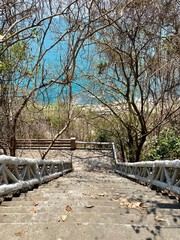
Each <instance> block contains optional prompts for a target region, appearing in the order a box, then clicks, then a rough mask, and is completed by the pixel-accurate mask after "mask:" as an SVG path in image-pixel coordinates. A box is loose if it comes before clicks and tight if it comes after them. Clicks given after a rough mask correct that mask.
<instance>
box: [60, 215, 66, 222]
mask: <svg viewBox="0 0 180 240" xmlns="http://www.w3.org/2000/svg"><path fill="white" fill-rule="evenodd" d="M61 219H62V221H63V222H65V221H66V219H67V215H65V214H63V215H61Z"/></svg>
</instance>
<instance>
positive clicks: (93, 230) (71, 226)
mask: <svg viewBox="0 0 180 240" xmlns="http://www.w3.org/2000/svg"><path fill="white" fill-rule="evenodd" d="M0 227H1V231H0V239H3V240H17V239H23V240H35V239H38V240H45V239H48V240H71V239H72V240H109V239H113V240H120V239H121V240H127V239H133V240H145V239H149V240H150V239H152V240H154V239H155V240H179V236H180V228H175V227H164V226H151V225H148V224H146V225H143V224H139V225H137V224H102V223H88V222H85V223H78V222H77V223H76V222H75V223H69V222H58V223H53V224H50V223H39V222H38V223H21V224H18V223H4V224H0Z"/></svg>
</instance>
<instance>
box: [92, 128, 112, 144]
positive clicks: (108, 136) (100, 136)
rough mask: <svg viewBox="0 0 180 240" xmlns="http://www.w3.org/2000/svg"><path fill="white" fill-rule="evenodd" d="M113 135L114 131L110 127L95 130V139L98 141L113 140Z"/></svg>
mask: <svg viewBox="0 0 180 240" xmlns="http://www.w3.org/2000/svg"><path fill="white" fill-rule="evenodd" d="M112 138H113V135H112V132H111V131H110V130H108V129H104V128H100V129H97V130H96V132H95V141H96V142H110V141H112Z"/></svg>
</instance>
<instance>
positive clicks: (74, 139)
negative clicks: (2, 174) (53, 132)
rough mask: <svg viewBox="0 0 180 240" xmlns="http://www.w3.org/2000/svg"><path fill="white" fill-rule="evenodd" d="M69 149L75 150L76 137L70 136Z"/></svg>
mask: <svg viewBox="0 0 180 240" xmlns="http://www.w3.org/2000/svg"><path fill="white" fill-rule="evenodd" d="M70 140H71V150H76V138H75V137H71V139H70Z"/></svg>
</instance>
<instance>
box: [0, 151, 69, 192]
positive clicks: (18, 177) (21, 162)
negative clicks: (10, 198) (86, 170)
mask: <svg viewBox="0 0 180 240" xmlns="http://www.w3.org/2000/svg"><path fill="white" fill-rule="evenodd" d="M69 171H72V162H71V161H66V162H64V161H60V160H35V159H24V158H17V157H10V156H6V155H1V156H0V196H3V195H7V194H10V193H12V194H13V193H15V192H17V191H19V190H20V191H21V190H22V191H23V190H28V189H31V188H33V186H37V185H40V184H42V183H44V182H47V181H50V180H52V179H54V178H57V177H59V176H61V175H63V174H65V173H67V172H69Z"/></svg>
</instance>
